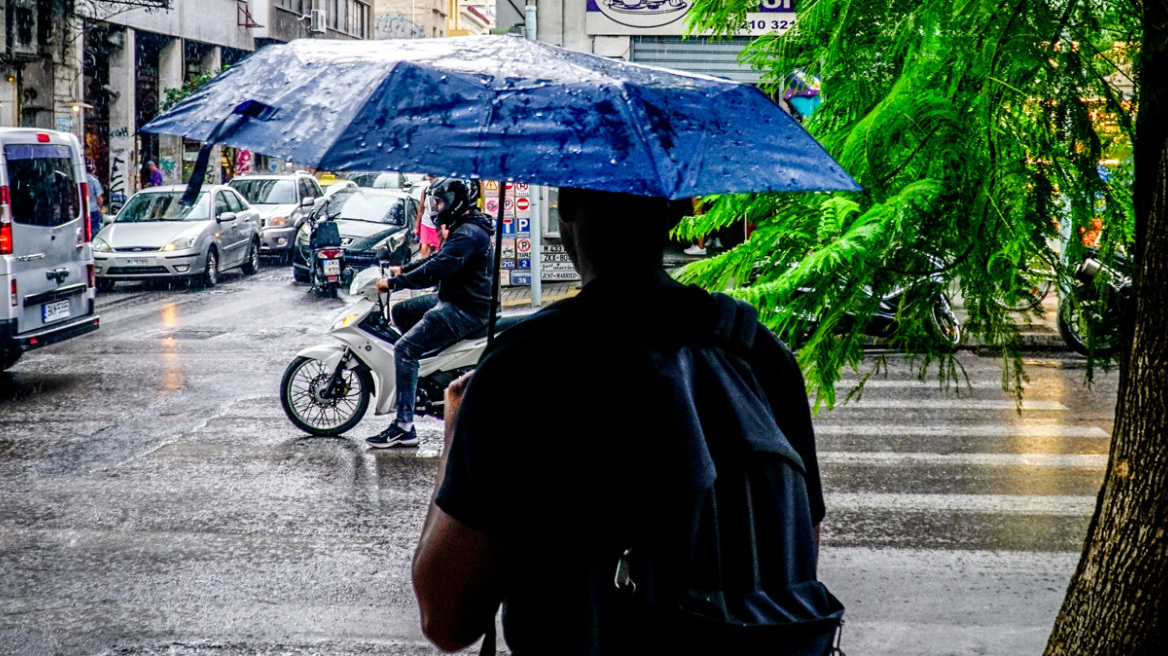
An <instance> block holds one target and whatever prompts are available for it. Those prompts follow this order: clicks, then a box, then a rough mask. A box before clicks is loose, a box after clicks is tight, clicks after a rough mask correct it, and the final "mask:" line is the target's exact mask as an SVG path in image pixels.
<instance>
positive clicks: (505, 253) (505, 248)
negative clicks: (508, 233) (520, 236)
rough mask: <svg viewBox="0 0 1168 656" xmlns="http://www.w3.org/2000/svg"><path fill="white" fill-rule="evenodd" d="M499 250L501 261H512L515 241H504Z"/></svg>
mask: <svg viewBox="0 0 1168 656" xmlns="http://www.w3.org/2000/svg"><path fill="white" fill-rule="evenodd" d="M500 250H501V254H502V257H503V259H507V258H512V259H513V258H514V257H515V240H514V239H504V240H503V244H502V248H501V249H500Z"/></svg>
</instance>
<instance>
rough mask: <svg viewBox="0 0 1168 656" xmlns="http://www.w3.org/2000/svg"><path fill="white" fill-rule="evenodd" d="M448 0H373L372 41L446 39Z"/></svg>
mask: <svg viewBox="0 0 1168 656" xmlns="http://www.w3.org/2000/svg"><path fill="white" fill-rule="evenodd" d="M446 5H447V0H374V3H373V26H374V33H373V38H375V39H416V38H419V36H418V35H421V36H423V37H435V36H439V37H443V36H446V17H447V12H446Z"/></svg>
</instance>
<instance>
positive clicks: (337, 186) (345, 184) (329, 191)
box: [324, 180, 357, 198]
mask: <svg viewBox="0 0 1168 656" xmlns="http://www.w3.org/2000/svg"><path fill="white" fill-rule="evenodd" d="M356 188H357V183H356V182H353V181H352V180H338V181H337V182H335V183H334V184H331V185H329V186H327V187H325V188H324V197H325V198H328V197H329V196H332V195H333V194H335V193H337V192H338V191H340V190H342V189H356Z"/></svg>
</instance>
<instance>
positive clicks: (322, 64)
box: [142, 36, 859, 199]
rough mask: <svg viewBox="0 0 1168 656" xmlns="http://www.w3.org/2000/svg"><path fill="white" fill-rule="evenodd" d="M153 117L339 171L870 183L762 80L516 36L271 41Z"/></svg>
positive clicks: (648, 181) (689, 186) (570, 181)
mask: <svg viewBox="0 0 1168 656" xmlns="http://www.w3.org/2000/svg"><path fill="white" fill-rule="evenodd" d="M142 129H143V130H144V131H146V132H157V133H162V134H171V135H178V136H183V137H187V138H190V139H195V140H198V141H203V142H207V143H211V142H214V143H225V144H228V145H231V146H235V147H239V148H246V149H249V150H254V151H257V152H261V153H265V154H268V155H275V156H278V157H281V158H284V159H287V160H290V161H293V162H297V163H300V164H306V165H309V166H312V167H314V168H317V169H323V170H331V171H377V170H388V171H409V172H414V173H430V174H434V175H454V176H458V177H474V178H484V179H494V180H517V181H522V182H529V183H532V184H541V185H549V186H554V187H579V188H586V189H602V190H608V191H617V192H625V193H631V194H639V195H645V196H661V197H667V198H672V199H679V198H689V197H692V196H701V195H707V194H714V193H735V192H751V191H830V190H843V191H855V190H859V186H858V185H857V184H856V183H855V181H853V180H852V178H851V177H849V176H848V174H847V173H845V172H844V171H843V169H842V168H840V166H839V165H838V164H837V163H836V162H835V161H834V160H832V158H831V156H830V155H828V154H827V152H826V151H825V150H824V149H823V147H822V146H820V145H819V143H818V142H816V141H815V139H814V138H813V137H811V135H809V134H807V132H806V131H805V130H804V129H803V128H802V127H801V126H800V125H799V124H798V123H797V122H796V121H794V120H793V119H792V118H791V117H790V116H788V115H787V114H786V113H784V112H783V111H782V110H781V109H780V108H779V107H778V105H776V104H775V103H774V102H772V101H771V100H770V99H769V98H767V97H766V96H765V95H764V94H763V93H761V92H760V91H758V90H757V89H755V88H753V87H750V86H747V85H743V84H738V83H734V82H729V81H726V80H721V79H718V78H713V77H707V76H703V75H694V74H689V73H681V72H676V71H669V70H665V69H660V68H652V67H648V66H639V65H636V64H628V63H624V62H619V61H614V60H610V59H605V58H603V57H596V56H593V55H587V54H582V53H578V52H573V51H570V50H565V49H562V48H557V47H554V46H549V45H546V44H543V43H539V42H536V41H530V40H527V39H521V38H518V37H513V36H483V37H461V38H451V39H419V40H409V41H331V40H317V39H309V40H301V41H295V42H292V43H289V44H285V45H273V46H268V47H266V48H262V49H261V50H259V51H258V52H256V53H255V54H254V55H252V56H250V57H248V58H247V59H245V60H244V61H242V62H241V63H239V64H238V65H236V66H235V67H233V68H231V69H230V70H228V71H227V72H225V73H224V74H222V75H220V76H219V77H217V78H216V79H215V80H213V81H211V82H210V83H208V84H207V85H205V86H204V87H203V88H201V89H199V90H198V91H196V92H195V93H193V94H191V96H190V97H188V98H187V99H186V100H184V101H183V102H182V103H180V104H179V105H178V106H176V107H174V108H173V109H171V110H170V111H168V112H166V113H165V114H163V115H161V116H159V117H158V118H156V119H154V120H153V121H151V122H150V123H148V124H147V125H145V126H144V127H143V128H142ZM198 170H202V169H201V167H198Z"/></svg>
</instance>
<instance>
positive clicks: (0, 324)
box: [0, 128, 98, 371]
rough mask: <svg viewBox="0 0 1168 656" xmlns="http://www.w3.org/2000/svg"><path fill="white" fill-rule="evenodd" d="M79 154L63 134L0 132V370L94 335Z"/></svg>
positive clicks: (78, 148)
mask: <svg viewBox="0 0 1168 656" xmlns="http://www.w3.org/2000/svg"><path fill="white" fill-rule="evenodd" d="M81 152H82V151H81V145H80V143H78V141H77V138H76V137H74V136H73V135H72V134H69V133H66V132H53V131H51V130H36V129H29V128H4V129H0V289H2V290H3V292H4V302H2V303H0V371H3V370H5V369H7V368H8V367H11V366H12V365H13V364H15V363H16V361H17V360H19V359H20V356H21V355H22V354H23V353H24V352H25V351H29V350H32V349H35V348H40V347H42V346H47V345H49V344H53V343H56V342H60V341H62V340H66V339H70V338H72V337H77V336H78V335H84V334H85V333H88V332H92V331H94V330H97V326H98V315H97V312H96V311H95V310H94V307H93V301H94V284H95V282H94V268H93V255H92V252H91V251H90V248H89V237H90V235H89V231H90V229H91V228H90V226H89V212H88V209H87V207H86V206H87V204H88V202H89V200H88V193H87V189H88V185H87V183H86V177H85V166H84V164H83V160H82V156H81Z"/></svg>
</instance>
